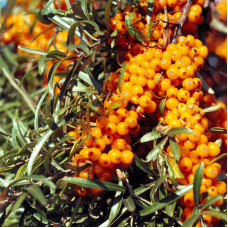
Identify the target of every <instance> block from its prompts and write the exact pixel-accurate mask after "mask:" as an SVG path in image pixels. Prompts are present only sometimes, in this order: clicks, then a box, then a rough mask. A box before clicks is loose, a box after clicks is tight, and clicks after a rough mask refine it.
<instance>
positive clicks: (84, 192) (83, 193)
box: [76, 186, 88, 197]
mask: <svg viewBox="0 0 228 228" xmlns="http://www.w3.org/2000/svg"><path fill="white" fill-rule="evenodd" d="M76 192H77V194H78V195H79V196H82V197H84V196H86V195H87V194H88V189H87V188H83V187H80V186H76Z"/></svg>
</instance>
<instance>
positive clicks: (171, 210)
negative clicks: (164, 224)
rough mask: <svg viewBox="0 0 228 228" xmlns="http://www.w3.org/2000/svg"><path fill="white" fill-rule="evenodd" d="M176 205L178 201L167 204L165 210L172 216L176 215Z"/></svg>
mask: <svg viewBox="0 0 228 228" xmlns="http://www.w3.org/2000/svg"><path fill="white" fill-rule="evenodd" d="M176 205H177V201H175V202H173V203H172V204H169V205H166V207H165V211H166V213H167V215H168V216H169V217H171V218H172V217H173V216H174V212H175V207H176Z"/></svg>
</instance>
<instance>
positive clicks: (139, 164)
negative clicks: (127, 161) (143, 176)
mask: <svg viewBox="0 0 228 228" xmlns="http://www.w3.org/2000/svg"><path fill="white" fill-rule="evenodd" d="M135 165H136V166H137V167H138V168H139V169H141V170H142V171H143V172H145V173H147V174H149V175H153V172H152V171H151V170H150V169H149V168H148V166H147V165H146V164H145V163H143V162H142V160H141V159H140V158H139V157H138V156H137V155H136V154H135Z"/></svg>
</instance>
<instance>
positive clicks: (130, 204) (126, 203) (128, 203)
mask: <svg viewBox="0 0 228 228" xmlns="http://www.w3.org/2000/svg"><path fill="white" fill-rule="evenodd" d="M123 204H124V206H125V207H126V208H127V210H128V211H130V212H133V211H134V210H135V209H136V206H135V203H134V200H133V199H132V198H131V197H130V196H128V197H127V198H126V199H123Z"/></svg>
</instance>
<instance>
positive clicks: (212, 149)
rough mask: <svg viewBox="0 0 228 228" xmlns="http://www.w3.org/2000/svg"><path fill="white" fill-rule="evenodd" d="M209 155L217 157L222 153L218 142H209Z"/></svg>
mask: <svg viewBox="0 0 228 228" xmlns="http://www.w3.org/2000/svg"><path fill="white" fill-rule="evenodd" d="M208 149H209V153H210V154H209V156H211V157H216V156H218V155H219V154H220V148H219V146H218V144H217V143H214V142H209V143H208Z"/></svg>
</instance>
